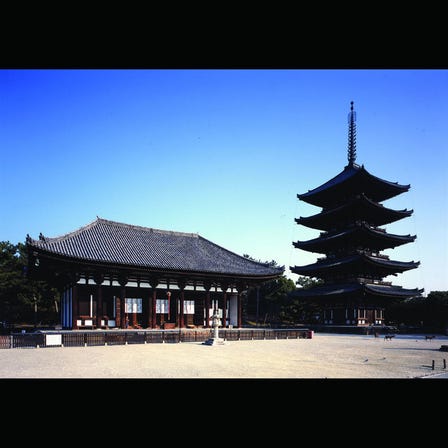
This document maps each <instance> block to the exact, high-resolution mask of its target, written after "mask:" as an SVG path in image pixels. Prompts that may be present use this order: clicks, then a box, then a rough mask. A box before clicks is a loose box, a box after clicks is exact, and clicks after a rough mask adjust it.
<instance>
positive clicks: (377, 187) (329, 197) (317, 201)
mask: <svg viewBox="0 0 448 448" xmlns="http://www.w3.org/2000/svg"><path fill="white" fill-rule="evenodd" d="M409 188H410V185H401V184H398V183H397V182H389V181H387V180H384V179H381V178H379V177H377V176H374V175H372V174H370V173H369V172H368V171H367V170H366V169H365V168H364V166H362V167H360V166H358V165H355V164H354V165H347V166H346V167H345V168H344V170H343V171H342V172H341V173H339V174H338V175H337V176H335V177H333V178H332V179H330V180H329V181H328V182H325V183H324V184H322V185H320V186H319V187H317V188H314V189H313V190H309V191H308V192H306V193H303V194H298V195H297V197H298V198H299V199H300V200H301V201H304V202H307V203H308V204H312V205H316V206H318V207H323V208H326V207H331V206H332V205H333V204H334V203H335V202H336V203H337V202H338V200H340V199H341V198H344V197H346V196H350V195H353V194H361V193H364V194H365V195H367V196H368V197H369V198H371V199H372V200H373V201H375V202H382V201H384V200H386V199H390V198H393V197H394V196H397V195H399V194H401V193H404V192H406V191H408V190H409Z"/></svg>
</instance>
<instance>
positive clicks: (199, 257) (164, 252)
mask: <svg viewBox="0 0 448 448" xmlns="http://www.w3.org/2000/svg"><path fill="white" fill-rule="evenodd" d="M27 244H28V245H29V246H31V247H35V248H37V249H40V250H42V251H45V252H49V253H52V254H56V255H60V256H63V257H68V258H70V259H75V260H80V261H84V262H85V261H91V262H104V263H108V264H118V265H127V266H135V267H139V268H148V269H151V268H152V269H167V270H181V271H188V272H206V273H216V274H226V275H236V276H238V275H241V276H253V277H263V276H280V275H282V274H283V271H284V269H283V268H273V267H270V266H267V265H265V264H263V263H258V262H255V261H252V260H249V259H248V258H245V257H242V256H240V255H237V254H235V253H233V252H231V251H229V250H227V249H224V248H222V247H220V246H218V245H217V244H214V243H212V242H211V241H209V240H207V239H205V238H203V237H201V236H200V235H198V234H195V233H183V232H174V231H166V230H158V229H152V228H148V227H140V226H134V225H129V224H123V223H119V222H114V221H109V220H105V219H101V218H97V219H96V220H95V221H93V222H92V223H90V224H88V225H86V226H84V227H81V228H80V229H78V230H75V231H74V232H71V233H68V234H66V235H63V236H60V237H57V238H47V237H44V236H42V235H41V236H40V237H39V239H38V240H35V239H31V238H29V237H28V238H27Z"/></svg>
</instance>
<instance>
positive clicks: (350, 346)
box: [0, 333, 448, 378]
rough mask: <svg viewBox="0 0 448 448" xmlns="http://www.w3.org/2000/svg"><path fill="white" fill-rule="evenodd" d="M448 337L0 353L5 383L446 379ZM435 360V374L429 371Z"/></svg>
mask: <svg viewBox="0 0 448 448" xmlns="http://www.w3.org/2000/svg"><path fill="white" fill-rule="evenodd" d="M447 341H448V336H440V337H437V338H436V339H434V340H432V341H426V340H425V339H424V336H423V335H397V336H396V337H395V338H394V339H392V340H391V341H385V340H384V338H383V337H379V338H375V337H373V336H366V335H342V334H324V333H315V334H314V337H313V338H312V339H287V340H283V339H279V340H255V341H229V342H227V343H226V344H225V345H222V346H220V345H217V346H207V345H203V344H202V343H198V342H182V343H166V344H132V345H116V346H100V347H98V346H95V347H48V348H28V349H2V350H0V378H446V377H447V376H448V375H447V370H446V369H444V368H443V362H444V360H447V359H448V353H447V352H442V351H440V350H439V349H440V346H441V344H447V343H448V342H447ZM433 360H434V365H435V368H434V370H433V369H432V361H433Z"/></svg>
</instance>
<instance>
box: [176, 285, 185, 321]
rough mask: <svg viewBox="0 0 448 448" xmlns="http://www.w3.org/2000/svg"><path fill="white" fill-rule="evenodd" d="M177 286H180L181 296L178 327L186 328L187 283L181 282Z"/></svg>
mask: <svg viewBox="0 0 448 448" xmlns="http://www.w3.org/2000/svg"><path fill="white" fill-rule="evenodd" d="M177 286H179V289H180V294H179V315H178V327H179V328H184V326H185V324H184V298H185V295H184V289H185V286H186V282H185V281H183V280H179V281H178V282H177Z"/></svg>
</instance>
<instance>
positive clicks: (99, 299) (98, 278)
mask: <svg viewBox="0 0 448 448" xmlns="http://www.w3.org/2000/svg"><path fill="white" fill-rule="evenodd" d="M93 279H94V280H95V283H96V288H97V289H96V328H101V318H102V317H103V289H102V287H101V284H102V283H103V281H104V275H102V274H96V275H95V276H94V277H93Z"/></svg>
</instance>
